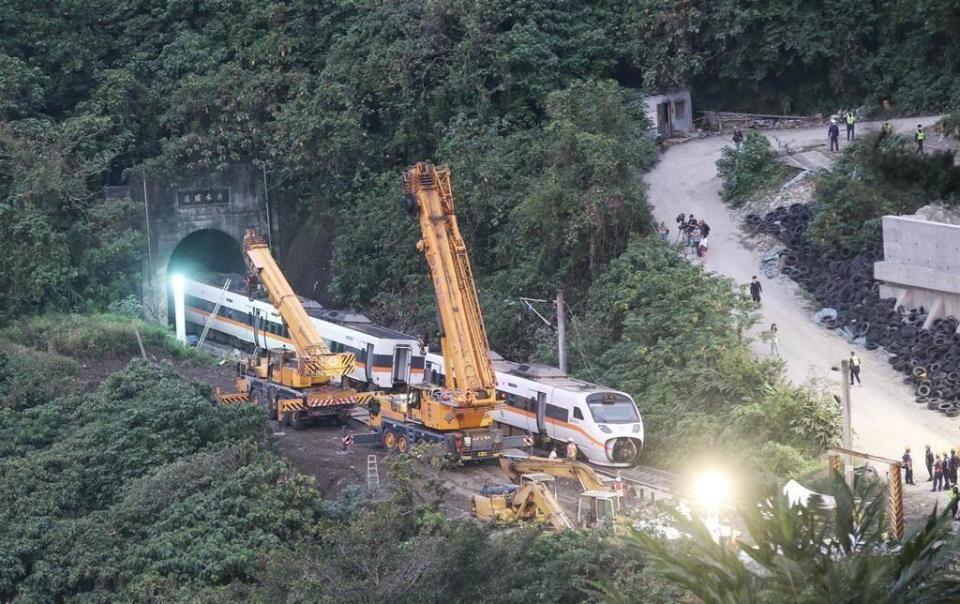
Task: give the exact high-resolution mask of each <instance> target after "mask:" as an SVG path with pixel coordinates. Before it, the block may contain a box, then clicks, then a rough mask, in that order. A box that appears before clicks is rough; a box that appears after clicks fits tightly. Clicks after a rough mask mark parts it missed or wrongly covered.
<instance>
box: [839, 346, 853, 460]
mask: <svg viewBox="0 0 960 604" xmlns="http://www.w3.org/2000/svg"><path fill="white" fill-rule="evenodd" d="M840 374H841V378H842V379H843V404H842V407H843V448H844V449H852V448H853V438H852V436H851V434H850V432H851V427H850V424H851V418H850V360H849V359H843V360H842V361H840ZM848 462H849V460H848Z"/></svg>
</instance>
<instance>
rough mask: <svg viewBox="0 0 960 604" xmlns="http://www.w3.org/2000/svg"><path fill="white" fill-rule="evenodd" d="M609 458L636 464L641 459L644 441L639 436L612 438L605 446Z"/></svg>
mask: <svg viewBox="0 0 960 604" xmlns="http://www.w3.org/2000/svg"><path fill="white" fill-rule="evenodd" d="M604 448H605V449H606V453H607V459H609V460H610V462H611V463H616V464H631V465H632V464H635V463H637V462H638V461H639V460H640V452H641V451H643V441H642V440H640V439H639V438H633V437H629V436H619V437H617V438H611V439H610V440H608V441H607V443H606V446H605V447H604Z"/></svg>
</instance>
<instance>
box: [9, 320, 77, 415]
mask: <svg viewBox="0 0 960 604" xmlns="http://www.w3.org/2000/svg"><path fill="white" fill-rule="evenodd" d="M79 374H80V364H79V363H78V362H77V361H75V360H73V359H70V358H67V357H65V356H61V355H59V354H56V353H53V352H41V351H38V350H33V349H30V348H27V347H25V346H21V345H19V344H15V343H13V342H10V341H9V340H6V339H5V338H4V337H3V336H0V408H3V407H9V408H11V409H14V410H22V409H28V408H30V407H34V406H36V405H41V404H44V403H47V402H49V401H51V400H53V399H55V398H57V397H58V396H62V395H64V394H67V393H70V392H72V391H73V390H74V388H75V387H76V385H77V384H76V380H75V379H74V378H75V377H77V376H78V375H79Z"/></svg>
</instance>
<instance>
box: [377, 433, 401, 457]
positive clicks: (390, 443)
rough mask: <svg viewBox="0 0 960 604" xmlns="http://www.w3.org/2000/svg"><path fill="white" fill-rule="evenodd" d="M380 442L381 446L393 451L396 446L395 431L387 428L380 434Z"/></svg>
mask: <svg viewBox="0 0 960 604" xmlns="http://www.w3.org/2000/svg"><path fill="white" fill-rule="evenodd" d="M380 442H381V443H383V448H385V449H386V450H387V451H390V452H391V453H393V452H394V451H395V450H396V448H397V433H396V432H394V431H393V430H391V429H390V428H387V429H386V430H384V431H383V434H382V435H381V436H380Z"/></svg>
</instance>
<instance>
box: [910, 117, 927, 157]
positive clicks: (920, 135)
mask: <svg viewBox="0 0 960 604" xmlns="http://www.w3.org/2000/svg"><path fill="white" fill-rule="evenodd" d="M913 138H914V139H915V140H916V141H917V153H919V154H920V155H924V152H923V141H925V140H927V132H926V131H925V130H924V129H923V124H917V133H916V134H915V135H914V137H913Z"/></svg>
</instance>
